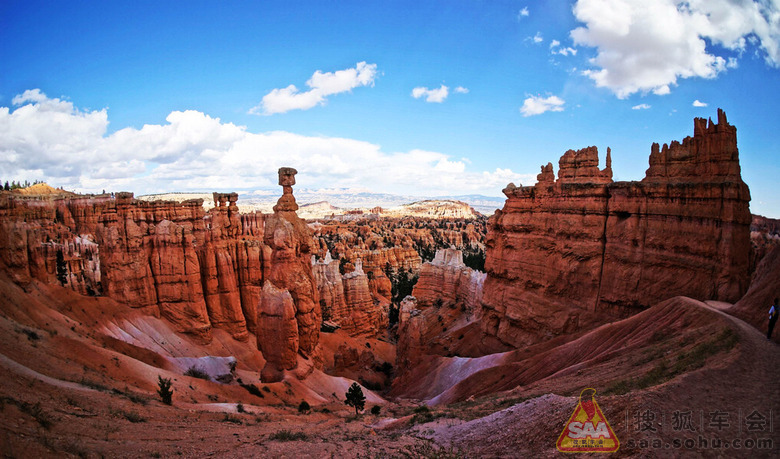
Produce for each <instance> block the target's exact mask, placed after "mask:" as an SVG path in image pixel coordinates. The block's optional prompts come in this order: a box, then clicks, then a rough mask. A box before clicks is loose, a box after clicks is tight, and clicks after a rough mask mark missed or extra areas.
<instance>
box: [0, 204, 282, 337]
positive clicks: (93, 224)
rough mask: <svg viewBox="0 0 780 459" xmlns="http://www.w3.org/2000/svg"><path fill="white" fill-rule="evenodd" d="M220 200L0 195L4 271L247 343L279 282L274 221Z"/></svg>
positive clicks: (20, 280)
mask: <svg viewBox="0 0 780 459" xmlns="http://www.w3.org/2000/svg"><path fill="white" fill-rule="evenodd" d="M213 197H214V208H213V209H212V210H211V211H209V212H205V211H204V209H203V206H202V202H201V200H187V201H183V202H166V201H154V202H147V201H140V200H136V199H134V198H133V195H132V193H117V194H115V195H108V194H106V195H98V196H69V195H52V196H43V195H42V196H37V195H35V196H24V195H20V194H17V193H0V233H1V234H0V268H2V269H3V270H4V271H5V272H6V273H7V275H9V276H10V277H11V278H12V279H13V280H14V281H15V282H18V283H22V284H24V283H26V282H29V281H30V280H32V279H38V280H41V281H43V282H46V283H52V284H53V283H57V284H61V285H64V286H66V287H69V288H71V289H73V290H75V291H77V292H79V293H81V294H83V295H101V296H107V297H110V298H112V299H114V300H116V301H118V302H120V303H123V304H125V305H128V306H130V307H133V308H140V309H141V310H142V311H144V312H145V313H147V314H151V315H154V316H158V317H159V316H162V317H165V318H166V319H168V320H169V321H170V322H171V323H173V324H174V326H175V327H176V329H177V330H178V331H180V332H184V333H189V334H191V335H193V336H194V337H195V338H196V339H198V340H199V341H203V342H208V341H209V340H210V339H211V328H212V327H217V328H222V329H225V330H227V331H228V332H229V333H230V334H231V335H232V336H233V337H234V338H236V339H238V340H245V339H246V338H247V337H248V333H249V332H254V331H255V329H256V326H257V320H256V316H257V304H258V303H259V301H260V292H261V290H262V286H263V282H264V280H265V279H268V278H269V277H270V275H271V270H270V265H271V256H272V250H271V247H270V246H268V245H266V244H265V243H264V241H263V238H264V235H265V218H266V217H265V216H264V215H263V214H260V213H252V214H244V215H239V213H238V209H237V207H236V200H237V195H236V194H235V193H230V194H223V193H215V194H214V195H213Z"/></svg>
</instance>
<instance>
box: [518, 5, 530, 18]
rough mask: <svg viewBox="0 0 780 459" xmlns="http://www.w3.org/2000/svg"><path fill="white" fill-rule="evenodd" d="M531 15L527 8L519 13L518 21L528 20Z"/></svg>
mask: <svg viewBox="0 0 780 459" xmlns="http://www.w3.org/2000/svg"><path fill="white" fill-rule="evenodd" d="M529 14H531V13H530V12H529V11H528V7H527V6H526V7H524V8H523V9H522V10H520V11H519V12H518V13H517V20H518V21H520V20H522V19H523V18H527V17H528V15H529Z"/></svg>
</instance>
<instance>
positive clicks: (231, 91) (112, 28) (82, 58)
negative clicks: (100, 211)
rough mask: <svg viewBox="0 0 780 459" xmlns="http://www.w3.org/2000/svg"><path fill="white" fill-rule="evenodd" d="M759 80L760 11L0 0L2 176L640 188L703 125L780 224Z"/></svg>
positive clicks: (191, 186)
mask: <svg viewBox="0 0 780 459" xmlns="http://www.w3.org/2000/svg"><path fill="white" fill-rule="evenodd" d="M779 64H780V6H779V5H778V2H777V1H776V0H773V1H763V0H762V1H760V2H753V1H736V2H734V1H727V0H707V1H704V0H694V1H688V2H676V1H674V0H658V1H655V2H653V1H646V0H645V1H633V0H577V1H562V0H561V1H558V0H550V1H545V2H531V1H501V0H493V1H476V0H475V1H429V2H416V1H415V2H405V1H384V2H379V1H376V2H374V1H355V2H348V1H347V2H345V1H340V2H330V1H315V2H295V1H283V2H240V1H232V2H186V3H185V2H147V1H133V2H130V1H116V2H35V1H19V2H17V1H8V0H6V1H3V2H0V180H11V179H22V180H23V179H28V180H36V179H43V180H47V181H48V182H49V183H51V184H53V185H55V186H64V187H65V188H67V189H74V190H79V191H100V190H102V189H106V190H130V191H135V192H136V193H137V194H144V193H152V192H166V191H195V190H202V191H212V190H223V191H227V190H234V191H246V190H253V189H259V188H268V187H275V186H276V184H275V181H276V168H278V167H279V166H285V165H289V166H293V167H296V168H297V169H298V170H299V175H298V177H297V180H298V186H299V187H305V188H311V189H319V188H354V189H368V190H371V191H376V192H390V193H398V194H407V195H429V196H433V195H455V194H471V193H479V194H485V195H492V196H498V195H500V190H501V189H502V188H503V187H504V186H505V185H506V184H507V183H508V182H510V181H513V182H515V183H516V184H519V183H523V184H525V185H530V184H533V183H534V181H535V176H536V174H537V173H538V171H539V166H540V165H542V164H546V163H547V162H552V163H553V165H554V166H555V167H556V170H557V161H558V159H559V157H560V156H561V155H562V154H563V153H564V152H565V151H566V150H567V149H569V148H573V149H578V148H583V147H586V146H589V145H596V146H597V147H598V148H599V150H600V152H601V154H602V155H603V154H604V153H605V152H606V148H607V147H608V146H609V147H611V148H612V152H613V169H614V171H615V179H619V180H640V179H641V178H642V177H643V176H644V172H645V170H646V169H647V160H648V155H649V152H650V145H651V143H652V142H659V143H666V142H670V141H672V140H682V138H683V137H685V136H687V135H692V133H693V132H692V131H693V122H692V119H693V118H694V117H715V115H716V110H717V108H719V107H720V108H723V109H724V110H725V111H726V113H727V115H728V118H729V121H730V122H731V123H732V124H735V125H736V126H737V128H738V145H739V148H740V158H741V163H742V174H743V179H744V180H745V181H746V182H747V183H748V185H749V186H750V188H751V193H752V196H753V201H752V203H751V209H752V211H753V212H754V213H760V214H764V215H768V216H772V217H780V198H778V193H777V178H778V177H780V160H779V159H778V152H780V133H778V132H779V131H778V129H777V128H776V127H775V124H776V122H777V121H776V119H777V116H776V115H777V107H778V105H779V103H780V96H779V95H780V69H778V65H779ZM291 85H293V86H294V87H291ZM415 95H416V96H417V97H415Z"/></svg>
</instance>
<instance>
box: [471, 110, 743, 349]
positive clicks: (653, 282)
mask: <svg viewBox="0 0 780 459" xmlns="http://www.w3.org/2000/svg"><path fill="white" fill-rule="evenodd" d="M610 156H611V152H610V151H609V150H608V151H607V165H606V167H605V169H603V170H600V169H599V168H598V167H597V166H598V152H597V150H596V148H595V147H589V148H586V149H583V150H579V151H568V152H566V153H565V154H564V155H563V157H562V158H561V160H560V162H559V171H558V179H557V180H555V176H554V173H553V167H552V164H548V165H547V166H543V167H542V172H541V173H540V174H539V176H538V177H537V178H538V183H537V184H536V185H535V186H526V187H523V186H520V187H516V186H515V185H513V184H509V185H508V186H507V188H506V189H505V190H504V193H505V194H506V196H507V201H506V204H505V205H504V208H503V210H502V211H500V212H497V213H496V215H494V216H493V217H492V218H491V220H490V223H489V233H488V239H487V246H488V250H487V260H486V270H487V272H488V278H487V280H486V282H485V286H484V299H483V310H484V320H483V330H484V332H485V333H486V334H487V335H489V336H494V337H498V338H499V340H500V341H501V342H503V343H504V344H506V345H508V346H519V345H523V344H529V343H533V342H536V341H539V340H543V339H547V338H551V337H553V336H556V335H558V334H561V333H568V332H572V331H574V330H577V329H580V328H586V327H589V326H591V325H593V324H594V323H598V322H599V321H603V320H607V318H609V317H614V316H624V315H628V314H631V313H633V312H635V311H638V310H640V309H642V308H644V307H646V306H649V305H651V304H655V303H658V302H660V301H662V300H664V299H666V298H671V297H673V296H677V295H685V296H689V297H692V298H696V299H700V300H707V299H715V300H723V301H730V302H734V301H736V300H737V299H739V298H740V297H741V295H742V294H743V293H744V292H745V290H746V288H747V285H748V280H749V254H750V235H749V225H750V218H751V217H750V212H749V208H748V203H749V201H750V193H749V191H748V187H747V185H745V183H744V182H743V181H742V179H741V176H740V168H739V157H738V151H737V140H736V128H735V127H733V126H731V125H729V124H728V122H727V120H726V116H725V114H724V113H723V112H722V111H720V110H719V111H718V123H717V124H714V123H713V122H712V121H711V120H710V121H709V122H707V120H704V119H695V120H694V136H693V137H687V138H686V139H684V140H683V142H682V143H680V142H676V141H675V142H672V143H671V145H664V146H663V148H659V146H658V144H654V145H653V146H652V148H651V154H650V167H649V169H648V170H647V174H646V177H645V178H644V179H643V180H642V181H641V182H613V181H612V178H611V177H612V171H611V164H610V162H611V158H610Z"/></svg>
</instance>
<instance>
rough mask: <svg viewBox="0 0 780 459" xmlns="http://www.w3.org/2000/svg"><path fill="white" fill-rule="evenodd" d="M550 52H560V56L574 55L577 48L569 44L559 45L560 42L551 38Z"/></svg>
mask: <svg viewBox="0 0 780 459" xmlns="http://www.w3.org/2000/svg"><path fill="white" fill-rule="evenodd" d="M550 53H551V54H560V55H561V56H576V55H577V50H576V49H574V48H572V47H569V46H564V47H561V42H559V41H558V40H553V41H551V42H550Z"/></svg>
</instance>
